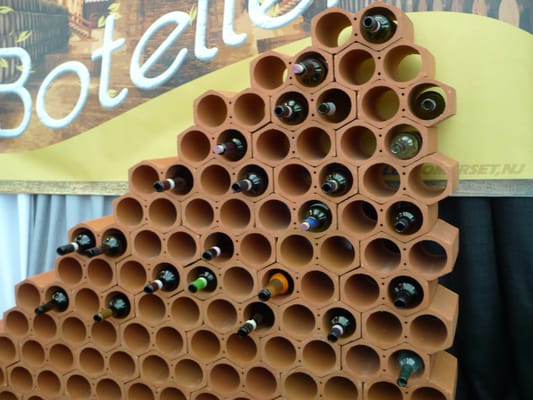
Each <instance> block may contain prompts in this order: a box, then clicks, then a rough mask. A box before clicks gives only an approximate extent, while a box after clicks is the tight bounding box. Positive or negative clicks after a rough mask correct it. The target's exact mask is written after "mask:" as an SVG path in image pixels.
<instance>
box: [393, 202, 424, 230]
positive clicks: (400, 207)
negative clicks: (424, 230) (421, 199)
mask: <svg viewBox="0 0 533 400" xmlns="http://www.w3.org/2000/svg"><path fill="white" fill-rule="evenodd" d="M390 216H391V219H392V221H391V222H392V226H393V228H394V231H395V232H397V233H401V234H403V235H410V234H412V233H414V232H416V231H417V230H419V229H420V227H421V226H422V219H423V217H422V213H421V211H420V209H419V208H418V207H417V206H415V205H414V204H413V203H410V202H408V201H399V202H397V203H394V205H393V206H392V207H391V213H390Z"/></svg>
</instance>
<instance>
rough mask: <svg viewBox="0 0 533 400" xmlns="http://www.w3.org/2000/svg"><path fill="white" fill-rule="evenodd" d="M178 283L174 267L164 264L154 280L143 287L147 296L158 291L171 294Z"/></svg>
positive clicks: (177, 275) (176, 271)
mask: <svg viewBox="0 0 533 400" xmlns="http://www.w3.org/2000/svg"><path fill="white" fill-rule="evenodd" d="M179 282H180V281H179V274H178V270H177V269H176V267H174V266H173V265H172V264H168V263H165V264H164V265H163V266H162V267H161V269H160V270H159V272H158V273H157V276H156V278H155V279H154V280H153V281H152V282H150V283H149V284H147V285H146V286H145V287H144V292H145V293H147V294H151V293H154V292H156V291H158V290H162V291H164V292H172V291H174V290H176V288H177V287H178V285H179Z"/></svg>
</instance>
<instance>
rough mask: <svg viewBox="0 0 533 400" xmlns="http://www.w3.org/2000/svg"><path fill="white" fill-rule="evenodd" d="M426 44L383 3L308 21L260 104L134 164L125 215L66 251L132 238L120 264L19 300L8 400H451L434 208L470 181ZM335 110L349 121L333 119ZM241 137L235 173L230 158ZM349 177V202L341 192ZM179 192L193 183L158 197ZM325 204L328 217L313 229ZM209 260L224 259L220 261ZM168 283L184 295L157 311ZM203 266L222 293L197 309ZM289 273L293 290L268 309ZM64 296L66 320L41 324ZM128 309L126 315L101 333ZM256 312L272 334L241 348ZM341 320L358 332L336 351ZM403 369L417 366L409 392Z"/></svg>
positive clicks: (116, 212) (11, 315) (4, 358)
mask: <svg viewBox="0 0 533 400" xmlns="http://www.w3.org/2000/svg"><path fill="white" fill-rule="evenodd" d="M376 14H378V15H383V16H386V17H387V18H389V20H390V21H392V34H391V35H390V37H388V38H387V39H386V40H383V41H379V40H378V41H377V42H376V39H372V37H369V36H368V34H366V32H365V30H364V28H363V27H362V26H363V25H367V24H370V23H371V22H372V21H371V20H369V19H368V18H369V16H373V15H376ZM413 30H414V27H413V24H412V23H411V21H410V20H409V18H408V17H407V16H406V15H405V14H404V13H402V12H401V11H400V10H399V9H397V8H395V7H392V6H390V5H388V4H385V3H382V2H375V3H372V4H371V5H370V6H368V7H366V8H364V9H362V10H360V11H359V12H357V13H351V12H349V11H346V10H343V9H340V8H336V7H333V8H329V9H327V10H325V11H323V12H322V13H321V14H319V15H317V16H316V17H315V18H314V20H313V22H312V27H311V45H310V46H309V47H307V48H305V49H303V50H302V51H300V52H298V53H297V54H295V55H293V56H288V55H285V54H281V53H278V52H276V51H268V52H265V53H263V54H260V55H259V56H258V57H257V58H256V59H255V60H254V61H252V62H251V64H250V79H251V87H250V88H248V89H245V90H243V91H242V92H240V93H228V92H224V91H218V90H216V88H214V89H212V90H209V91H207V92H205V93H204V94H202V95H201V96H199V97H198V98H197V99H196V100H195V101H194V122H193V125H192V126H191V127H190V128H188V129H186V130H185V131H183V132H181V133H180V134H178V135H177V154H176V156H172V157H166V158H160V159H152V160H144V161H140V162H139V163H137V164H135V165H133V166H132V167H131V168H130V170H129V174H128V180H129V189H128V192H127V193H125V194H124V195H122V196H120V197H118V198H117V199H116V200H115V201H114V205H113V214H112V215H110V216H105V217H103V218H99V219H95V220H90V221H84V222H80V223H79V224H78V225H76V226H74V227H73V228H72V229H70V231H69V232H68V238H67V240H66V241H67V242H69V241H73V240H74V238H75V237H76V235H77V234H78V233H79V232H81V231H84V230H85V231H88V232H90V233H91V234H92V235H93V236H94V242H95V244H96V245H97V246H99V245H100V244H101V243H102V241H103V240H104V238H105V237H106V235H107V234H108V233H109V232H113V231H114V230H116V231H119V232H121V233H122V234H123V235H124V238H125V240H126V243H125V246H124V248H123V249H122V252H121V253H120V254H119V255H116V256H110V255H106V254H105V253H104V254H100V255H96V256H94V257H91V258H89V257H87V256H85V255H84V254H81V253H78V252H72V253H69V254H64V255H60V256H59V257H58V258H57V259H56V261H55V265H54V268H53V269H52V270H50V271H48V272H44V273H42V274H39V275H36V276H33V277H30V278H28V279H26V280H24V281H22V282H20V283H19V284H17V285H16V287H15V294H16V306H14V307H13V308H11V309H9V310H7V311H6V312H5V313H4V315H3V319H2V320H1V321H0V399H33V400H37V399H55V398H58V399H59V398H71V399H74V398H75V399H95V398H96V399H110V398H113V399H119V398H123V399H129V400H137V399H142V400H149V399H158V400H168V399H194V400H217V399H219V400H222V399H233V400H237V399H254V400H255V399H259V400H262V399H265V400H266V399H287V400H291V399H306V400H307V399H319V398H320V399H325V400H345V399H348V398H349V399H359V400H363V399H364V400H452V399H454V398H455V387H456V373H457V361H456V359H455V358H454V357H453V356H452V355H450V354H449V353H447V352H446V349H447V348H449V347H450V346H451V344H452V342H453V339H454V335H455V329H456V323H457V312H458V296H457V294H455V293H453V292H452V291H450V290H448V289H447V288H445V287H444V286H442V285H441V284H439V283H438V278H439V277H441V276H442V275H444V274H447V273H449V272H450V271H451V270H452V268H453V266H454V263H455V260H456V257H457V253H458V229H457V228H455V227H453V226H451V225H449V224H448V223H446V222H445V221H443V220H440V219H439V217H438V202H439V201H440V200H441V199H443V198H445V197H446V196H449V195H450V194H451V193H452V192H453V190H454V189H455V187H456V185H457V181H458V173H457V171H458V168H457V162H456V161H455V160H452V159H450V158H448V157H446V156H445V155H444V154H441V153H439V152H438V132H437V127H436V125H437V124H438V123H439V122H441V121H442V120H444V119H445V118H448V117H449V116H451V115H453V114H454V112H455V92H454V90H453V88H451V87H449V86H447V85H445V84H444V83H441V82H439V81H438V80H436V77H435V60H434V58H433V56H432V55H431V53H430V52H429V51H428V50H427V49H424V48H422V47H421V46H419V45H417V44H416V43H414V42H413ZM347 32H348V33H347ZM413 55H414V56H415V57H416V58H417V59H418V60H419V62H418V63H415V64H412V63H411V62H410V60H411V58H412V57H411V56H413ZM308 57H313V58H315V59H318V60H320V61H321V62H322V63H323V66H324V68H326V70H325V71H324V74H323V76H322V80H317V81H309V80H307V81H306V80H305V79H302V78H301V77H300V76H299V74H298V68H295V65H297V64H299V63H301V62H304V61H305V60H306V59H307V58H308ZM406 60H407V61H406ZM406 65H407V67H406ZM427 90H431V91H434V92H438V93H439V94H440V95H441V97H442V98H444V100H445V105H444V108H443V109H442V110H440V111H439V113H438V115H431V116H429V117H428V116H427V115H425V114H424V117H423V118H422V117H419V116H417V115H419V114H420V113H419V111H418V108H417V107H418V106H419V104H418V103H417V101H418V100H417V99H418V97H417V96H419V94H421V93H425V92H426V91H427ZM295 99H297V100H299V101H300V102H301V105H303V110H302V113H303V115H304V116H303V117H301V118H299V119H297V120H295V122H294V121H291V120H284V119H283V117H281V112H280V110H279V109H278V108H277V107H278V106H280V105H282V104H283V103H284V102H285V101H287V100H295ZM324 102H333V103H335V106H336V112H335V113H333V114H331V115H329V114H324V115H323V114H321V113H320V112H319V111H318V108H319V105H321V104H322V103H324ZM406 132H407V133H412V132H415V134H416V135H418V137H419V138H420V143H419V148H418V151H417V152H416V154H413V155H410V156H408V157H397V156H396V155H395V154H393V152H392V151H391V143H392V141H393V137H394V136H395V135H398V134H402V133H406ZM236 137H237V138H238V141H239V142H238V143H239V146H241V147H240V152H237V153H234V154H237V156H234V154H233V155H232V154H231V153H229V154H228V152H226V153H224V152H223V151H218V150H216V149H217V147H216V146H217V145H219V144H221V143H225V142H228V141H231V140H233V139H234V138H236ZM233 143H234V145H235V143H237V142H233ZM214 149H215V150H216V151H215V150H214ZM335 171H336V172H338V173H340V174H341V175H342V177H343V179H344V181H343V182H344V183H343V185H344V186H343V190H342V191H341V192H338V193H335V192H334V191H333V192H329V193H328V191H329V190H330V187H329V186H327V185H326V186H324V182H325V181H326V180H327V179H328V177H329V176H331V173H333V172H335ZM249 172H253V173H260V175H261V176H262V178H263V183H264V184H263V186H261V190H260V191H258V192H247V191H239V190H237V191H236V189H235V188H236V187H238V186H235V185H236V183H237V182H238V181H239V180H241V179H242V178H243V177H245V176H246V174H247V173H249ZM176 177H179V178H180V179H182V181H183V182H185V184H181V185H177V184H176V186H175V187H171V188H170V190H166V191H156V190H154V188H155V187H154V183H156V182H159V181H161V182H162V181H165V180H167V179H173V178H176ZM174 183H175V182H174ZM337 183H338V182H337ZM326 189H327V190H326ZM317 201H319V202H320V203H321V204H322V205H323V206H325V207H327V209H328V213H329V219H327V222H326V224H325V225H324V226H322V227H321V229H317V230H316V231H313V230H312V229H311V230H308V231H306V230H305V229H304V228H305V225H302V221H303V220H304V218H305V217H306V216H307V214H306V213H307V210H308V209H309V207H310V206H311V205H312V204H313V203H314V202H317ZM406 204H407V205H408V207H411V208H410V209H412V210H413V211H412V214H414V216H415V217H414V218H415V222H417V224H416V226H415V228H414V229H412V230H409V231H402V230H401V229H400V228H401V226H400V227H398V226H397V225H395V224H397V220H396V219H395V216H396V215H397V212H398V211H397V209H399V208H401V207H404V208H405V207H407V206H406ZM302 226H303V228H302ZM211 246H219V247H220V255H219V256H215V257H214V258H212V259H209V258H207V259H206V258H205V256H203V253H204V251H205V250H207V249H209V248H210V247H211ZM203 257H204V259H203ZM169 266H171V267H173V268H175V276H176V281H175V286H174V287H173V288H172V290H169V291H165V290H157V291H156V292H154V293H145V291H144V290H143V289H144V288H145V285H147V284H148V283H149V282H152V281H154V280H155V279H157V277H158V274H159V273H160V272H161V271H162V270H163V269H165V268H168V267H169ZM205 268H208V269H209V270H210V271H211V278H210V279H212V280H213V279H214V280H213V281H212V282H213V285H212V287H210V289H209V290H207V289H206V290H200V291H197V292H194V291H193V292H191V291H190V290H192V289H190V286H189V285H190V284H191V282H192V281H194V280H195V279H196V277H197V276H198V274H199V273H201V272H202V271H203V270H205ZM277 272H282V273H283V274H285V275H287V276H289V278H288V279H289V281H288V282H289V283H288V285H289V286H288V287H289V288H290V289H288V291H286V292H285V293H281V294H280V295H277V296H273V297H272V298H271V299H269V300H268V301H263V300H264V299H260V298H258V293H259V292H260V291H261V289H263V288H264V287H265V286H266V285H267V284H268V282H269V280H270V279H271V277H272V276H273V274H275V273H277ZM403 280H406V281H409V282H415V283H414V284H412V285H415V286H417V287H418V292H419V294H420V297H419V298H418V299H417V300H416V302H414V303H412V304H411V303H408V304H407V303H406V304H404V303H403V301H404V300H402V299H400V300H398V299H397V298H393V297H392V296H393V295H394V290H395V289H394V287H395V284H396V282H398V281H402V282H403ZM206 281H207V280H206ZM57 289H62V290H64V291H65V293H66V295H67V296H68V299H69V305H68V308H67V309H66V310H64V311H62V312H59V311H55V310H51V311H50V312H47V313H42V314H36V313H35V312H34V309H35V307H37V306H38V305H40V304H43V303H46V302H48V301H49V300H50V296H51V295H52V294H53V293H54V292H55V291H56V290H57ZM116 293H121V294H123V295H124V296H125V298H126V299H127V300H128V301H129V303H130V311H129V313H127V315H125V316H122V317H121V318H119V317H116V318H115V317H111V318H108V319H105V320H103V321H101V322H95V321H94V320H93V316H94V315H95V313H97V312H99V311H100V310H102V309H103V308H105V307H106V306H107V304H108V303H109V301H110V299H111V298H113V296H114V295H115V294H116ZM259 309H260V310H262V311H261V313H262V315H263V320H262V321H257V322H259V323H258V324H257V327H256V329H255V330H252V331H251V332H250V333H249V334H248V335H247V336H244V337H241V336H242V335H239V334H238V333H237V332H238V329H239V327H241V326H242V325H243V324H244V323H245V322H246V321H248V320H250V318H251V317H252V316H253V314H254V312H257V311H256V310H259ZM340 312H345V313H347V314H349V315H350V316H351V323H350V325H349V328H347V330H346V331H345V334H343V335H341V336H340V337H338V340H330V339H329V336H328V333H329V332H330V329H331V327H332V326H331V325H332V318H334V317H335V316H336V315H337V314H338V313H340ZM404 351H410V352H412V353H416V354H417V355H418V357H419V359H420V361H421V363H422V365H423V368H420V369H418V370H417V371H414V372H413V374H412V375H411V376H410V377H409V380H408V383H407V385H400V384H399V381H398V380H397V379H398V375H399V373H400V367H399V365H398V357H399V354H402V352H404Z"/></svg>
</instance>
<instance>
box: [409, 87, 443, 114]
mask: <svg viewBox="0 0 533 400" xmlns="http://www.w3.org/2000/svg"><path fill="white" fill-rule="evenodd" d="M445 108H446V101H445V100H444V97H443V96H442V95H441V94H440V93H439V92H436V91H433V90H427V91H425V92H422V93H420V94H419V95H418V96H417V97H416V99H415V101H414V103H413V104H412V111H413V114H414V115H415V116H417V117H418V118H420V119H424V120H428V119H433V118H437V117H438V116H439V115H441V114H442V113H443V112H444V109H445Z"/></svg>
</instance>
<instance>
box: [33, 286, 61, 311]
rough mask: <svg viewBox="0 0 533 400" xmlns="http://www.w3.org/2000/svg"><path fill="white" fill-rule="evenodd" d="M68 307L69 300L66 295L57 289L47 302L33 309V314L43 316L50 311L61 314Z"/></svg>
mask: <svg viewBox="0 0 533 400" xmlns="http://www.w3.org/2000/svg"><path fill="white" fill-rule="evenodd" d="M68 305H69V299H68V295H67V293H66V292H65V291H64V290H63V289H61V288H57V289H56V290H55V291H54V292H53V293H52V295H51V296H50V300H49V301H48V302H46V303H44V304H41V305H39V306H37V307H35V314H44V313H46V312H48V311H51V310H55V311H57V312H63V311H65V310H66V309H67V308H68Z"/></svg>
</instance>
